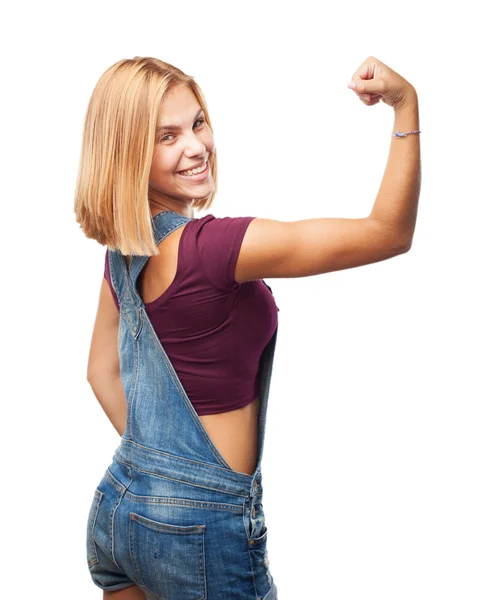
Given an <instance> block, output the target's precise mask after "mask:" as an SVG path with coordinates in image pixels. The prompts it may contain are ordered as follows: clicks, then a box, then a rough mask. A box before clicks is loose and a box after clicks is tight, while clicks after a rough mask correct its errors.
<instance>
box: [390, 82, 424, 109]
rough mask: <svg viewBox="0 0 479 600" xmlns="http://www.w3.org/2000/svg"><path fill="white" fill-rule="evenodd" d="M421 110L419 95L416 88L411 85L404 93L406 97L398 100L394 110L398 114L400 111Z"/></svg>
mask: <svg viewBox="0 0 479 600" xmlns="http://www.w3.org/2000/svg"><path fill="white" fill-rule="evenodd" d="M418 111H419V104H418V97H417V92H416V90H415V88H414V87H413V86H412V85H411V86H410V87H409V88H408V89H407V90H406V92H405V93H404V98H403V99H402V101H401V102H398V104H397V105H396V106H395V107H394V112H395V113H396V114H399V113H403V112H406V113H407V112H412V113H414V112H418Z"/></svg>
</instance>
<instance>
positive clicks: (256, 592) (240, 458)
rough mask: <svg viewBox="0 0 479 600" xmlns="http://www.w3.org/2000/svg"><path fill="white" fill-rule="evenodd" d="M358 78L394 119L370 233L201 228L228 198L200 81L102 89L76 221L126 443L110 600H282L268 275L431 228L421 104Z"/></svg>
mask: <svg viewBox="0 0 479 600" xmlns="http://www.w3.org/2000/svg"><path fill="white" fill-rule="evenodd" d="M352 81H353V82H354V83H355V84H356V86H357V87H356V90H355V91H356V94H357V95H358V97H359V98H360V99H361V101H362V102H364V103H365V104H367V105H368V106H371V105H374V104H376V103H377V102H379V100H383V101H384V102H385V103H386V104H388V105H390V106H392V107H393V109H394V114H395V120H394V130H393V139H392V140H391V148H390V154H389V161H388V164H387V167H386V171H385V174H384V177H383V180H382V183H381V187H380V190H379V193H378V196H377V198H376V201H375V203H374V206H373V208H372V210H371V213H370V214H369V216H367V217H364V218H360V219H332V218H313V219H308V220H303V221H296V222H282V221H275V220H271V219H260V218H255V217H253V216H248V217H223V218H215V217H214V216H213V215H212V214H207V215H206V216H204V217H201V218H197V217H195V213H194V209H195V208H197V209H200V210H205V209H208V208H209V207H210V206H211V204H212V202H213V199H214V197H215V193H216V184H217V155H216V149H215V144H214V139H213V129H212V125H211V121H210V117H209V114H208V109H207V106H206V102H205V99H204V97H203V95H202V92H201V90H200V88H199V87H198V85H197V83H196V82H195V81H194V79H193V78H192V77H190V76H188V75H186V74H185V73H183V72H182V71H181V70H179V69H177V68H175V67H173V66H172V65H170V64H167V63H165V62H163V61H161V60H158V59H155V58H142V57H135V58H134V59H125V60H121V61H119V62H117V63H116V64H114V65H113V66H112V67H110V68H109V69H108V70H107V71H106V72H105V73H104V74H103V75H102V77H101V78H100V80H99V81H98V83H97V85H96V87H95V89H94V91H93V94H92V97H91V100H90V103H89V106H88V110H87V114H86V119H85V126H84V134H83V146H82V154H81V161H80V170H79V175H78V182H77V189H76V196H75V213H76V218H77V221H78V223H80V225H81V228H82V230H83V231H84V233H85V235H86V236H87V237H90V238H94V239H96V240H97V241H98V242H99V243H100V244H102V245H105V246H107V250H106V255H105V277H104V280H103V283H102V285H101V291H100V301H99V306H98V312H97V316H96V320H95V325H94V329H93V336H92V342H91V349H90V355H89V362H88V381H89V383H90V384H91V387H92V389H93V392H94V394H95V396H96V397H97V398H98V401H99V402H100V404H101V406H102V408H103V409H104V411H105V413H106V414H107V416H108V418H109V419H110V420H111V422H112V424H113V426H114V427H115V429H116V430H117V431H118V433H119V434H120V435H121V442H120V445H119V446H118V448H117V450H116V451H115V454H114V456H113V460H112V463H111V464H110V465H109V466H108V468H107V469H106V471H105V473H104V476H103V477H102V479H101V481H100V482H99V484H98V486H97V488H96V490H95V493H94V497H93V502H92V504H91V507H90V511H89V515H88V523H87V539H86V547H87V563H88V567H89V570H90V573H91V576H92V579H93V582H94V583H95V584H96V585H97V586H98V587H100V588H101V589H102V590H104V596H103V597H104V598H117V599H118V600H133V599H144V598H146V599H147V600H149V599H150V598H156V599H161V600H190V599H191V600H193V599H195V600H200V599H202V598H205V599H206V598H208V600H220V599H221V600H225V599H226V598H228V600H260V599H261V600H275V599H276V598H277V588H276V585H275V582H274V580H273V577H272V574H271V572H270V569H269V565H268V553H267V543H266V542H267V527H266V522H265V515H264V512H263V506H262V503H261V499H262V492H263V488H262V482H261V459H262V453H263V444H264V436H265V425H266V413H267V402H268V396H269V385H270V379H271V373H272V367H273V360H274V350H275V344H276V336H277V331H278V311H279V308H278V306H277V305H276V302H275V299H274V297H273V294H272V290H271V288H270V287H269V286H268V285H266V283H265V282H264V281H263V279H262V278H264V277H269V278H274V277H307V276H310V275H316V274H319V273H324V272H328V271H334V270H340V269H347V268H352V267H357V266H360V265H365V264H369V263H373V262H377V261H381V260H386V259H388V258H391V257H393V256H396V255H398V254H401V253H404V252H407V251H408V250H409V248H410V247H411V243H412V238H413V233H414V228H415V222H416V213H417V204H418V198H419V191H420V150H419V136H418V135H414V134H417V133H419V112H418V99H417V94H416V91H415V89H414V87H413V86H412V85H411V84H410V83H408V82H407V81H406V80H405V79H403V78H402V77H401V76H400V75H399V74H397V73H395V72H394V71H393V70H392V69H390V68H388V67H387V66H386V65H384V64H383V63H381V62H380V61H379V60H377V59H375V58H373V57H368V58H367V59H366V61H365V62H364V63H363V64H362V65H361V66H360V67H359V68H358V70H357V71H356V72H355V73H354V75H353V77H352ZM396 134H397V135H396ZM398 138H400V139H398ZM238 168H240V169H242V168H243V165H238Z"/></svg>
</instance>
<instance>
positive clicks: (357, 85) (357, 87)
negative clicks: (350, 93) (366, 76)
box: [348, 79, 373, 94]
mask: <svg viewBox="0 0 479 600" xmlns="http://www.w3.org/2000/svg"><path fill="white" fill-rule="evenodd" d="M348 88H349V89H351V90H354V91H356V92H357V93H358V94H368V93H371V92H373V90H372V89H371V81H369V80H367V81H364V80H363V79H361V80H357V81H350V82H349V83H348Z"/></svg>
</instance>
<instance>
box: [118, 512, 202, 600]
mask: <svg viewBox="0 0 479 600" xmlns="http://www.w3.org/2000/svg"><path fill="white" fill-rule="evenodd" d="M205 530H206V525H186V526H185V525H170V524H168V523H160V522H159V521H154V520H152V519H147V518H146V517H143V516H141V515H138V514H136V513H130V554H131V561H132V563H133V567H134V569H135V573H136V576H137V578H138V581H139V584H141V586H143V588H144V589H145V590H146V592H147V593H148V594H150V595H151V596H153V598H158V599H161V600H176V599H177V598H181V600H204V599H205V598H206V570H205V540H204V538H205Z"/></svg>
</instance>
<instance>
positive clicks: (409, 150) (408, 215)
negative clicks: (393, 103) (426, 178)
mask: <svg viewBox="0 0 479 600" xmlns="http://www.w3.org/2000/svg"><path fill="white" fill-rule="evenodd" d="M419 129H420V127H419V106H418V99H417V95H416V92H415V90H412V93H411V96H410V98H409V100H408V102H406V103H405V104H404V105H403V106H402V107H401V108H399V109H397V110H396V111H395V113H394V128H393V130H392V132H391V134H392V133H395V132H396V131H404V132H408V131H417V130H419ZM420 135H421V134H420V133H411V134H410V135H407V136H406V137H399V138H396V137H392V136H391V145H390V150H389V157H388V162H387V165H386V169H385V171H384V176H383V179H382V181H381V186H380V188H379V192H378V195H377V197H376V201H375V203H374V206H373V208H372V211H371V214H370V216H371V217H373V218H375V219H377V220H378V221H382V222H383V223H386V224H388V225H389V226H390V227H391V228H392V229H393V231H394V233H395V234H396V236H397V237H398V238H399V239H402V240H404V242H405V245H408V246H409V245H410V244H411V243H412V239H413V235H414V229H415V226H416V218H417V208H418V202H419V193H420V190H421V155H420Z"/></svg>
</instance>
